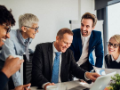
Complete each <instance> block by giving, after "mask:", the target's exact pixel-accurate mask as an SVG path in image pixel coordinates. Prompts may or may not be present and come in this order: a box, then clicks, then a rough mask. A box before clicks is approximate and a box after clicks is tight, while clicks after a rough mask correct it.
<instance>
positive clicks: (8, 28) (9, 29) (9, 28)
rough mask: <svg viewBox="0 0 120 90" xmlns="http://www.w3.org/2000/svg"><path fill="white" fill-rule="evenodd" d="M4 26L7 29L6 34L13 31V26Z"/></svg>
mask: <svg viewBox="0 0 120 90" xmlns="http://www.w3.org/2000/svg"><path fill="white" fill-rule="evenodd" d="M2 25H3V26H5V27H6V30H7V32H6V34H7V33H9V32H10V31H11V26H7V25H6V24H2Z"/></svg>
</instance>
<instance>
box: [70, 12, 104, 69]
mask: <svg viewBox="0 0 120 90" xmlns="http://www.w3.org/2000/svg"><path fill="white" fill-rule="evenodd" d="M96 23H97V18H96V17H95V15H93V14H91V13H88V12H87V13H85V14H84V15H83V16H82V19H81V28H78V29H75V30H73V33H74V35H73V42H72V44H71V47H70V49H71V50H72V51H73V53H74V57H75V60H76V62H77V64H78V65H79V66H80V67H81V68H83V69H85V70H87V71H91V70H92V66H96V67H102V65H103V44H102V38H101V32H100V31H96V30H94V28H95V25H96ZM93 50H95V56H96V62H94V57H93V55H92V52H93Z"/></svg>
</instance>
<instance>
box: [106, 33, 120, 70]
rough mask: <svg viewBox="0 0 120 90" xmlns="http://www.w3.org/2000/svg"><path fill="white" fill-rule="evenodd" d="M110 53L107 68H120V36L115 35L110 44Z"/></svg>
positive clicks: (107, 57)
mask: <svg viewBox="0 0 120 90" xmlns="http://www.w3.org/2000/svg"><path fill="white" fill-rule="evenodd" d="M108 52H109V54H107V55H106V56H105V63H106V67H107V68H120V35H114V36H112V37H111V38H110V40H109V42H108Z"/></svg>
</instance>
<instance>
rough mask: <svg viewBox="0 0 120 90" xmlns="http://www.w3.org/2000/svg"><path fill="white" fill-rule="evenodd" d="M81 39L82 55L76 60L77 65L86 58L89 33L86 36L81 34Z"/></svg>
mask: <svg viewBox="0 0 120 90" xmlns="http://www.w3.org/2000/svg"><path fill="white" fill-rule="evenodd" d="M81 39H82V55H81V57H80V59H79V60H78V61H77V64H78V65H79V66H80V65H82V64H83V63H85V62H86V61H87V60H88V48H89V39H90V35H89V36H87V37H83V36H82V34H81Z"/></svg>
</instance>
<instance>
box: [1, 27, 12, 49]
mask: <svg viewBox="0 0 120 90" xmlns="http://www.w3.org/2000/svg"><path fill="white" fill-rule="evenodd" d="M7 29H8V27H6V26H4V25H0V47H1V46H2V45H3V44H4V41H5V39H7V38H10V35H9V33H7Z"/></svg>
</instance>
